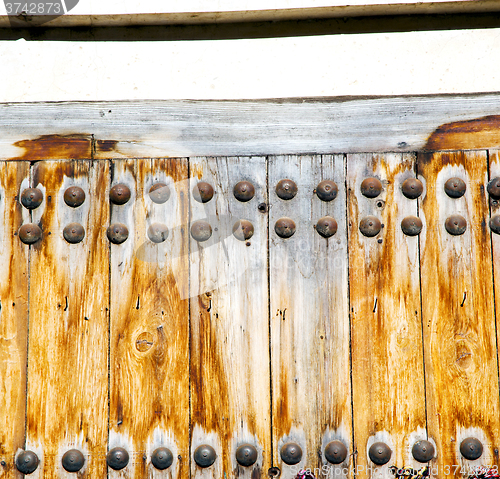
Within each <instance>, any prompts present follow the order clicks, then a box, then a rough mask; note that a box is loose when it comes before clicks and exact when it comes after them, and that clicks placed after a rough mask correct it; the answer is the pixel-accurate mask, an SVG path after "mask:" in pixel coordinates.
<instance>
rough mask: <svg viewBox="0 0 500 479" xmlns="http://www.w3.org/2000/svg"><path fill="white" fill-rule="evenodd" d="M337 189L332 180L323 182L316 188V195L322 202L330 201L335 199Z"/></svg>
mask: <svg viewBox="0 0 500 479" xmlns="http://www.w3.org/2000/svg"><path fill="white" fill-rule="evenodd" d="M338 191H339V189H338V188H337V185H336V184H335V182H334V181H332V180H323V181H322V182H321V183H320V184H319V185H318V186H317V187H316V195H317V196H318V198H319V199H320V200H322V201H332V200H334V199H335V198H337V193H338Z"/></svg>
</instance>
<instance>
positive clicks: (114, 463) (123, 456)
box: [106, 447, 129, 471]
mask: <svg viewBox="0 0 500 479" xmlns="http://www.w3.org/2000/svg"><path fill="white" fill-rule="evenodd" d="M128 461H129V455H128V452H127V451H126V450H125V449H123V447H114V448H113V449H111V451H109V452H108V455H107V456H106V462H107V463H108V466H109V467H110V468H111V469H114V470H115V471H119V470H120V469H123V468H124V467H127V464H128Z"/></svg>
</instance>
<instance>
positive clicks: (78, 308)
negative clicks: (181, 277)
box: [26, 161, 109, 479]
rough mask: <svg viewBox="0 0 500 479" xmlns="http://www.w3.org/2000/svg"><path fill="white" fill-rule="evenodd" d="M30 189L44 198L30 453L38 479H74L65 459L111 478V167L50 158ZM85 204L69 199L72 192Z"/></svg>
mask: <svg viewBox="0 0 500 479" xmlns="http://www.w3.org/2000/svg"><path fill="white" fill-rule="evenodd" d="M31 175H32V178H31V184H32V186H33V187H36V188H38V189H39V190H41V191H42V193H43V202H42V204H41V205H40V206H39V207H38V208H36V209H34V210H32V213H31V216H32V218H31V219H32V222H33V223H36V224H39V225H40V227H41V228H42V230H43V237H42V239H41V240H40V241H39V242H37V243H35V244H34V245H33V246H32V247H31V256H30V296H29V314H30V328H29V361H28V402H27V432H26V449H30V450H32V451H34V452H36V453H37V454H38V456H39V458H40V465H39V467H38V469H37V470H36V471H35V472H34V473H33V477H39V478H42V477H43V478H55V477H57V478H67V479H69V478H71V477H73V476H74V474H70V473H68V472H65V470H64V469H63V467H62V464H61V458H62V456H63V454H64V453H65V452H66V451H68V450H70V449H78V450H79V451H80V452H82V454H83V455H84V457H85V464H84V466H83V469H82V472H81V473H80V477H89V478H90V477H103V476H105V474H106V461H105V453H106V440H107V422H108V401H107V397H108V327H109V322H108V312H107V303H108V295H109V285H108V244H107V239H106V229H105V225H106V224H107V222H108V212H109V207H108V205H107V190H108V187H107V185H108V176H109V173H108V164H107V162H105V161H97V162H94V163H91V162H87V161H74V162H72V161H62V162H56V161H43V162H38V163H36V164H35V165H33V167H32V172H31ZM74 185H76V186H79V187H81V188H82V189H83V191H84V192H85V196H86V198H85V201H84V203H83V204H82V205H81V206H79V207H76V208H71V207H69V206H68V205H67V204H65V201H64V198H63V197H64V193H65V191H66V189H67V188H68V187H70V186H74ZM70 223H79V224H80V225H81V226H83V228H84V230H85V238H84V239H83V241H81V242H80V243H77V244H70V243H68V242H67V241H66V240H65V239H64V237H63V229H64V228H65V227H66V226H67V225H68V224H70Z"/></svg>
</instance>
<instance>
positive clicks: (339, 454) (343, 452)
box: [325, 441, 347, 464]
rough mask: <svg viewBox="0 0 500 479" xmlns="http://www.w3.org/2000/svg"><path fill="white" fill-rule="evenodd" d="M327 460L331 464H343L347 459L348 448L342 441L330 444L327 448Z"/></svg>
mask: <svg viewBox="0 0 500 479" xmlns="http://www.w3.org/2000/svg"><path fill="white" fill-rule="evenodd" d="M325 458H326V460H327V461H328V462H329V463H331V464H341V463H343V462H344V461H345V460H346V458H347V447H345V444H344V443H343V442H341V441H332V442H329V443H328V444H327V445H326V447H325Z"/></svg>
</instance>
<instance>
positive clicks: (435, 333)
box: [418, 151, 500, 478]
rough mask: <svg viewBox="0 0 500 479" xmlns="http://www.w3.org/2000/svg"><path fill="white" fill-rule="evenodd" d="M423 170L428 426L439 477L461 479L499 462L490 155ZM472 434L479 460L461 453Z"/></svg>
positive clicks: (439, 157) (449, 158) (451, 156)
mask: <svg viewBox="0 0 500 479" xmlns="http://www.w3.org/2000/svg"><path fill="white" fill-rule="evenodd" d="M418 174H419V177H420V176H421V177H422V179H423V180H424V181H425V182H426V194H425V195H424V196H422V198H421V199H419V205H420V214H421V216H422V218H423V221H424V223H425V224H426V227H425V229H424V231H423V233H422V234H421V238H420V247H421V250H420V255H421V277H422V283H421V284H422V319H423V335H424V352H425V376H426V395H427V414H428V430H429V435H430V436H431V437H433V438H434V439H435V441H436V443H437V449H438V460H437V467H438V469H437V470H436V471H435V472H436V474H435V475H436V476H438V477H440V478H444V477H462V475H463V474H465V475H467V474H469V473H470V469H471V468H472V467H473V466H476V465H481V464H482V465H497V466H498V452H497V451H498V444H499V440H500V438H499V435H500V428H499V425H500V424H499V423H500V414H499V413H500V411H499V399H498V397H499V391H498V365H497V346H496V341H495V336H494V334H493V332H494V331H495V313H494V294H493V284H492V263H491V258H492V256H491V240H490V233H489V230H488V226H487V223H488V217H489V211H488V202H487V199H486V193H485V190H486V182H487V154H486V152H484V151H478V152H456V153H436V154H434V155H432V154H421V155H419V156H418ZM451 178H460V179H462V180H463V181H464V182H465V186H466V191H465V194H464V195H463V196H462V197H461V198H451V197H449V196H448V195H447V194H446V193H445V189H444V187H445V183H446V181H447V180H449V179H451ZM452 215H461V216H462V217H463V218H464V219H465V220H466V223H467V225H466V228H467V229H466V231H465V233H464V234H462V235H459V236H453V235H451V234H449V233H448V232H447V230H446V228H445V222H446V221H447V219H448V218H450V217H451V216H452ZM457 223H458V221H457ZM452 224H455V222H453V223H452ZM468 437H474V438H476V439H478V440H479V441H481V442H482V444H483V447H484V452H483V454H482V456H481V457H480V458H479V459H477V460H475V461H468V460H466V459H465V458H464V457H463V456H462V455H461V453H460V445H461V443H462V441H463V440H464V439H466V438H468Z"/></svg>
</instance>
